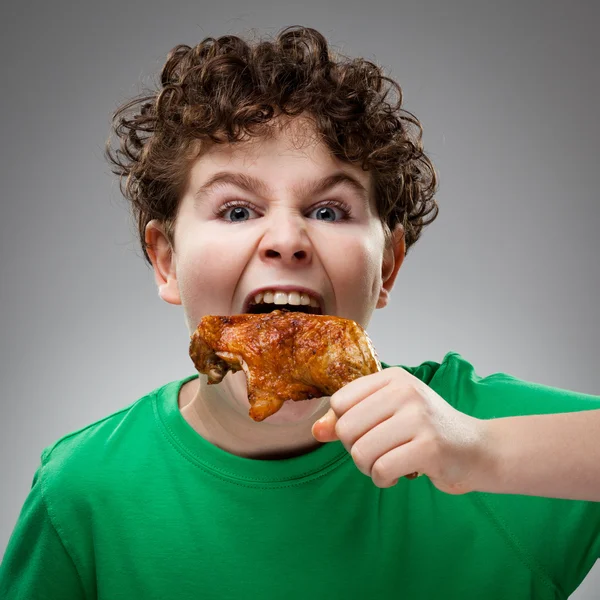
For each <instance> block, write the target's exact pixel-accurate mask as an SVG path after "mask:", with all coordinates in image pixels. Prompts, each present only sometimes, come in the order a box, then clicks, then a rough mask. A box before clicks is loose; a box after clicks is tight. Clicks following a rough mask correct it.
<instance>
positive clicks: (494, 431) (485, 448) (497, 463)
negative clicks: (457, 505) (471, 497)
mask: <svg viewBox="0 0 600 600" xmlns="http://www.w3.org/2000/svg"><path fill="white" fill-rule="evenodd" d="M478 425H479V444H478V457H477V460H476V466H475V468H474V470H473V472H472V481H471V487H472V490H473V491H474V492H492V493H493V492H496V493H501V488H502V481H503V480H504V473H503V467H504V466H505V464H506V459H505V457H504V445H505V444H506V437H505V436H502V435H501V433H500V432H499V429H500V427H499V426H498V425H499V419H480V420H479V423H478Z"/></svg>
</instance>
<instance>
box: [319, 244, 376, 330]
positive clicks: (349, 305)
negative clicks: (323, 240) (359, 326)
mask: <svg viewBox="0 0 600 600" xmlns="http://www.w3.org/2000/svg"><path fill="white" fill-rule="evenodd" d="M329 247H330V248H331V250H330V251H328V252H327V253H326V254H325V256H324V260H326V261H327V272H328V274H329V277H330V278H331V281H332V283H333V286H334V289H335V293H336V297H337V303H338V308H339V309H340V310H341V311H343V312H344V313H349V312H351V314H352V315H354V317H356V318H358V319H360V320H361V321H363V320H364V314H363V313H365V314H367V313H369V312H370V311H372V310H374V305H375V303H376V301H377V297H378V295H379V289H380V287H381V263H382V258H383V250H382V245H381V242H380V240H379V239H378V236H376V235H374V234H371V235H365V233H364V232H363V233H362V235H361V234H360V233H357V234H356V235H353V236H339V237H338V238H337V239H336V240H333V239H332V240H331V241H330V242H329ZM334 257H335V263H334V262H333V260H332V259H333V258H334ZM365 311H366V312H365ZM356 318H355V320H357V319H356Z"/></svg>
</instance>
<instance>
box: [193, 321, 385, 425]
mask: <svg viewBox="0 0 600 600" xmlns="http://www.w3.org/2000/svg"><path fill="white" fill-rule="evenodd" d="M190 357H191V359H192V361H193V362H194V365H195V367H196V369H197V370H198V372H200V373H204V374H206V375H207V376H208V383H209V384H214V383H219V382H220V381H221V380H222V379H223V377H224V376H225V375H226V374H227V373H228V372H229V371H232V372H236V371H239V370H241V369H243V370H244V373H245V374H246V378H247V386H248V400H249V402H250V411H249V414H250V417H251V418H252V419H254V420H255V421H262V420H263V419H266V418H267V417H269V416H270V415H272V414H274V413H276V412H277V411H278V410H279V409H280V408H281V406H282V405H283V403H284V402H285V401H286V400H296V401H297V400H307V399H310V398H319V397H321V396H331V395H332V394H333V393H334V392H336V391H337V390H339V389H340V388H341V387H342V386H344V385H346V384H347V383H349V382H350V381H352V380H354V379H357V378H358V377H362V376H363V375H368V374H369V373H374V372H376V371H380V370H381V363H380V362H379V359H378V358H377V354H376V353H375V349H374V348H373V345H372V343H371V340H370V339H369V337H368V335H367V333H366V332H365V330H364V329H363V328H362V327H361V326H360V325H359V324H358V323H356V322H354V321H351V320H349V319H343V318H340V317H334V316H328V315H310V314H305V313H302V312H290V311H287V310H275V311H273V312H270V313H267V314H240V315H233V316H231V317H219V316H210V315H209V316H206V317H204V318H203V319H202V320H201V321H200V324H199V325H198V328H197V329H196V331H195V332H194V333H193V334H192V336H191V340H190Z"/></svg>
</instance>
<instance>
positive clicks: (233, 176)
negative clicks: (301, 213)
mask: <svg viewBox="0 0 600 600" xmlns="http://www.w3.org/2000/svg"><path fill="white" fill-rule="evenodd" d="M227 184H229V185H234V186H236V187H238V188H241V189H243V190H245V191H247V192H253V193H258V194H260V195H261V196H267V195H269V193H270V192H271V189H270V188H269V186H268V185H266V184H265V182H264V181H262V180H261V179H258V178H257V177H253V176H252V175H248V174H246V173H235V172H231V171H219V172H218V173H215V174H214V175H212V176H211V177H210V178H209V179H208V180H207V181H205V182H204V183H203V184H202V186H200V188H199V189H198V190H197V191H196V193H195V194H194V198H195V199H196V200H200V199H201V197H202V196H204V195H206V194H207V193H208V192H210V191H211V190H212V188H214V187H218V186H220V185H227ZM338 185H345V186H348V187H350V188H351V189H352V190H354V192H355V193H357V194H358V195H359V196H360V198H361V199H362V200H363V201H364V202H368V197H369V194H368V191H367V189H366V188H365V187H364V186H363V184H362V183H361V182H360V181H359V180H358V179H356V178H355V177H353V176H352V175H350V174H349V173H345V172H344V171H338V172H336V173H333V174H331V175H328V176H327V177H323V178H322V179H318V180H316V181H310V182H304V183H302V184H300V185H299V186H297V187H296V188H294V191H296V192H297V193H299V194H301V195H305V196H315V195H318V194H322V193H324V192H326V191H328V190H330V189H331V188H333V187H336V186H338Z"/></svg>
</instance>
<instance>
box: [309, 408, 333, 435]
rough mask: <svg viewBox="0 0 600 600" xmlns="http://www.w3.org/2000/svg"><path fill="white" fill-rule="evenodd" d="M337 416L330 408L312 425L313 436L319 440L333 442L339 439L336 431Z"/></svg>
mask: <svg viewBox="0 0 600 600" xmlns="http://www.w3.org/2000/svg"><path fill="white" fill-rule="evenodd" d="M337 420H338V419H337V417H336V415H335V413H334V412H333V409H332V408H330V409H329V410H328V411H327V412H326V413H325V415H324V416H322V417H321V418H320V419H319V420H318V421H316V422H315V423H314V424H313V426H312V434H313V437H314V438H315V439H316V440H317V441H318V442H333V441H335V440H337V439H338V436H337V435H336V433H335V424H336V423H337Z"/></svg>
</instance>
